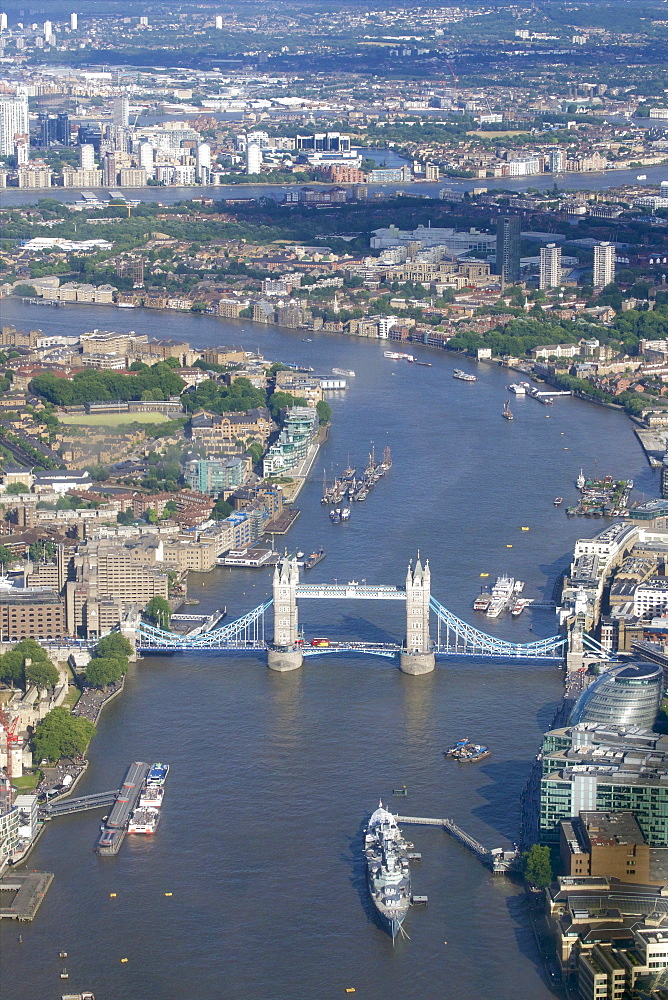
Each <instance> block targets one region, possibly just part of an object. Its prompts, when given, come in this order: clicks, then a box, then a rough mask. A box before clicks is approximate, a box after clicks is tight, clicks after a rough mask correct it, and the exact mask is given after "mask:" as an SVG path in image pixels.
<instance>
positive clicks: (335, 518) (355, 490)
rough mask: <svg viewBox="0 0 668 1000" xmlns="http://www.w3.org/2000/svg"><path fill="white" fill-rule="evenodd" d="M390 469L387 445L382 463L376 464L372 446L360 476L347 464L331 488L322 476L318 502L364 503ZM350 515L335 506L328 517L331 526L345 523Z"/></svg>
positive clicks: (345, 509) (348, 512)
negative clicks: (320, 494)
mask: <svg viewBox="0 0 668 1000" xmlns="http://www.w3.org/2000/svg"><path fill="white" fill-rule="evenodd" d="M391 468H392V457H391V454H390V448H389V445H388V446H386V448H385V451H384V453H383V460H382V462H376V458H375V453H374V449H373V445H372V446H371V452H370V454H369V459H368V462H367V465H366V468H365V469H364V472H363V473H362V475H361V476H359V477H358V475H357V468H356V467H355V466H351V465H350V464H349V465H348V468H347V469H344V470H343V473H342V475H341V476H340V477H338V476H337V478H336V479H335V480H334V482H333V483H332V484H331V486H328V485H327V475H326V473H325V474H324V476H323V487H322V499H321V501H320V502H321V503H322V504H337V505H340V504H342V502H343V503H345V502H346V501H348V502H349V503H350V502H353V501H364V500H366V498H367V497H368V495H369V493H370V492H371V490H372V489H373V488H374V486H375V485H376V483H377V482H378V480H379V479H382V477H383V476H384V475H385V473H386V472H389V471H390V469H391ZM350 514H351V508H350V507H347V506H336V507H333V508H332V509H331V510H330V512H329V517H330V520H331V521H332V523H333V524H338V523H339V522H341V521H347V520H348V519H349V518H350Z"/></svg>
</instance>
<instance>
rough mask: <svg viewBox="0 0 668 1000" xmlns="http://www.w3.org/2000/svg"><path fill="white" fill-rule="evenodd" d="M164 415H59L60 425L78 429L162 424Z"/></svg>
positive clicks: (164, 419)
mask: <svg viewBox="0 0 668 1000" xmlns="http://www.w3.org/2000/svg"><path fill="white" fill-rule="evenodd" d="M168 419H169V418H168V417H166V416H165V414H164V413H62V414H61V413H59V414H58V420H59V421H60V423H61V424H73V425H74V426H79V427H119V426H121V425H122V424H164V423H165V421H166V420H168Z"/></svg>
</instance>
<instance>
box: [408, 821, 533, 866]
mask: <svg viewBox="0 0 668 1000" xmlns="http://www.w3.org/2000/svg"><path fill="white" fill-rule="evenodd" d="M397 823H399V824H401V825H408V826H440V827H443V829H444V830H445V831H446V832H447V833H449V834H450V835H451V836H452V837H454V838H455V840H458V841H459V842H460V844H463V845H464V847H468V849H469V850H470V851H472V852H473V854H475V855H476V857H478V858H479V859H480V860H481V861H482V862H483V864H486V865H488V866H489V867H490V868H491V869H492V871H493V872H494V874H495V875H505V874H506V872H508V871H510V870H512V869H514V868H515V867H516V866H517V861H518V857H519V855H518V852H517V850H516V849H515V850H512V851H506V850H504V849H503V848H502V847H493V848H491V849H490V848H488V847H485V846H484V845H483V844H481V843H480V842H479V841H478V840H476V839H475V838H474V837H471V836H470V834H468V833H467V832H466V830H462V828H461V827H460V826H458V825H457V823H455V821H454V819H448V818H445V819H431V818H429V817H427V816H397Z"/></svg>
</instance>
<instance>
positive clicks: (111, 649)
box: [95, 632, 134, 659]
mask: <svg viewBox="0 0 668 1000" xmlns="http://www.w3.org/2000/svg"><path fill="white" fill-rule="evenodd" d="M133 652H134V650H133V648H132V643H131V642H130V640H129V639H126V638H125V636H124V635H121V634H120V632H111V633H110V634H109V635H105V636H103V637H102V638H101V639H100V640H99V642H98V644H97V646H96V647H95V656H99V657H103V656H111V657H112V658H115V659H118V657H121V656H125V657H128V656H132V654H133Z"/></svg>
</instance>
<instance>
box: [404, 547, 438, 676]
mask: <svg viewBox="0 0 668 1000" xmlns="http://www.w3.org/2000/svg"><path fill="white" fill-rule="evenodd" d="M430 604H431V572H430V569H429V560H427V562H426V563H425V565H424V568H423V567H422V563H421V562H420V553H419V552H418V558H417V562H416V564H415V569H413V568H412V566H411V564H410V563H409V564H408V572H407V573H406V643H405V647H404V649H403V650H402V651H401V653H400V654H399V669H400V670H401V671H402V673H404V674H412V675H413V676H417V675H418V674H430V673H431V672H432V670H434V668H435V667H436V656H435V655H434V653H433V651H432V642H431V638H430V635H429V611H430Z"/></svg>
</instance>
